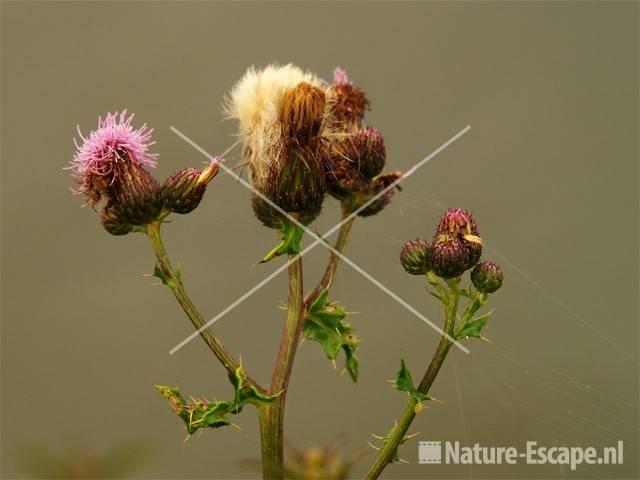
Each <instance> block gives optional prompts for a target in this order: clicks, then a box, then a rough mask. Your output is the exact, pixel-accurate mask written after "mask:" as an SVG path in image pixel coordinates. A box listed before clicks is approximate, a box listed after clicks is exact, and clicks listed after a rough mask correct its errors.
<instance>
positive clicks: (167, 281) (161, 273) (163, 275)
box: [153, 264, 172, 285]
mask: <svg viewBox="0 0 640 480" xmlns="http://www.w3.org/2000/svg"><path fill="white" fill-rule="evenodd" d="M153 276H154V277H158V278H159V279H160V281H161V282H162V283H164V284H165V285H169V284H170V283H171V281H172V280H171V277H170V276H169V275H167V274H166V273H165V272H164V270H162V268H160V266H159V265H158V264H156V266H155V267H154V269H153Z"/></svg>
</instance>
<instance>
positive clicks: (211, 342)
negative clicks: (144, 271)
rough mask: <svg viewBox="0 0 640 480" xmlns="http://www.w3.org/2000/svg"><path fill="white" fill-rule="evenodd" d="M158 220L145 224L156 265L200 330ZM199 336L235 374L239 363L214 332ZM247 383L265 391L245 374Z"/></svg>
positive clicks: (200, 326) (198, 315)
mask: <svg viewBox="0 0 640 480" xmlns="http://www.w3.org/2000/svg"><path fill="white" fill-rule="evenodd" d="M160 225H161V224H160V222H154V223H150V224H148V225H147V230H146V234H147V236H148V237H149V240H150V241H151V247H152V248H153V251H154V253H155V254H156V259H157V261H158V267H159V268H160V270H162V273H163V274H164V275H165V277H166V280H165V283H166V284H167V286H168V287H169V288H170V289H171V291H172V292H173V295H174V296H175V297H176V300H178V303H179V304H180V306H181V307H182V309H183V310H184V312H185V313H186V314H187V317H189V320H191V323H192V324H193V326H194V327H195V328H196V330H200V329H201V328H202V327H203V326H204V325H205V321H204V319H203V318H202V316H201V315H200V313H199V312H198V310H197V309H196V307H195V305H194V304H193V302H192V301H191V299H190V298H189V296H188V295H187V292H186V291H185V289H184V287H183V285H182V282H181V280H180V279H179V278H178V276H177V274H176V272H175V270H174V269H173V266H172V265H171V261H170V260H169V256H168V255H167V251H166V250H165V248H164V244H163V242H162V237H161V236H160ZM200 336H201V337H202V339H203V340H204V341H205V343H206V344H207V346H208V347H209V348H210V349H211V351H212V352H213V354H214V355H215V356H216V357H217V358H218V360H219V361H220V363H222V365H223V366H224V368H225V369H227V371H228V372H229V373H232V374H235V371H236V369H237V368H238V367H239V366H240V364H239V363H238V362H237V361H236V360H235V359H234V358H233V357H232V356H231V354H230V353H229V352H227V350H226V349H225V348H224V346H223V345H222V343H221V342H220V340H218V338H217V337H216V336H215V335H214V333H213V332H212V331H211V330H209V329H208V328H205V329H204V330H202V331H200ZM246 381H247V383H249V384H250V385H252V386H254V387H256V389H258V391H260V392H263V393H264V392H265V390H264V389H263V388H262V387H261V386H260V385H259V384H258V383H257V382H256V381H255V380H253V379H251V378H250V377H248V376H247V378H246Z"/></svg>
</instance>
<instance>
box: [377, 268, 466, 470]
mask: <svg viewBox="0 0 640 480" xmlns="http://www.w3.org/2000/svg"><path fill="white" fill-rule="evenodd" d="M434 280H435V281H436V282H437V279H435V277H433V276H431V277H430V278H429V283H431V284H432V285H433V281H434ZM457 282H458V280H457V279H454V280H449V281H447V283H448V284H449V286H450V287H451V292H450V293H448V294H446V298H445V299H443V305H444V314H445V323H444V331H445V333H447V334H448V335H449V336H450V337H453V334H454V327H455V321H456V313H457V311H458V301H459V299H460V291H459V289H458V283H457ZM438 285H440V284H439V282H438ZM440 288H442V286H440ZM442 291H443V292H444V289H442ZM438 293H440V292H438ZM451 345H453V343H452V341H451V340H449V338H448V337H446V336H444V335H443V336H442V337H440V342H439V343H438V347H437V348H436V351H435V353H434V354H433V358H432V359H431V362H430V363H429V367H428V368H427V371H426V373H425V374H424V377H422V381H421V382H420V385H419V386H418V391H419V392H420V393H424V394H427V393H429V389H430V388H431V385H433V382H434V381H435V379H436V377H437V376H438V372H439V371H440V368H441V367H442V364H443V363H444V359H445V358H446V356H447V353H449V349H450V348H451ZM417 403H418V402H417V400H416V399H414V398H410V399H409V401H408V403H407V406H406V408H405V410H404V413H403V414H402V418H401V419H400V421H398V423H397V424H396V426H395V427H394V429H393V431H392V432H391V434H390V435H389V439H388V441H387V442H386V443H385V444H384V445H383V446H382V448H380V451H379V452H378V456H377V457H376V460H375V461H374V463H373V464H372V465H371V467H370V468H369V471H368V472H367V474H366V476H365V477H364V478H365V479H366V480H373V479H376V478H378V477H379V476H380V474H381V473H382V471H383V470H384V469H385V467H386V466H387V465H388V464H389V462H390V461H391V459H392V458H393V455H394V454H395V452H396V451H397V449H398V447H399V446H400V444H401V443H402V440H403V439H404V438H405V435H406V433H407V431H408V430H409V427H410V426H411V422H413V419H414V418H415V416H416V406H417Z"/></svg>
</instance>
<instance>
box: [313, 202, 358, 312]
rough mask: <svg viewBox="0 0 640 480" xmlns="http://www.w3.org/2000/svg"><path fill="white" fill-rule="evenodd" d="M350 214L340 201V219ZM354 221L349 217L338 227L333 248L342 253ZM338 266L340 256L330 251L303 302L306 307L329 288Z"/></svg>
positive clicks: (353, 218)
mask: <svg viewBox="0 0 640 480" xmlns="http://www.w3.org/2000/svg"><path fill="white" fill-rule="evenodd" d="M349 215H350V212H349V210H348V209H347V207H346V206H345V204H344V202H343V203H342V221H344V219H345V218H348V217H349ZM354 221H355V217H351V218H349V220H347V221H346V222H345V223H343V224H342V226H341V227H340V232H339V233H338V239H337V240H336V243H335V245H334V246H333V248H335V249H336V251H338V252H340V253H344V250H345V247H346V246H347V240H348V239H349V234H350V233H351V227H352V226H353V222H354ZM339 266H340V256H338V255H336V253H335V252H333V251H332V252H331V253H330V254H329V261H328V262H327V268H326V269H325V271H324V274H323V275H322V278H321V279H320V281H319V282H318V285H317V286H316V288H314V289H313V291H312V292H311V293H310V294H309V295H307V298H306V299H305V301H304V303H305V305H306V306H307V307H309V305H311V304H312V303H313V302H314V300H315V299H316V298H318V295H320V293H322V291H323V290H325V289H326V288H329V287H330V286H331V284H332V283H333V280H334V279H335V276H336V272H337V271H338V267H339Z"/></svg>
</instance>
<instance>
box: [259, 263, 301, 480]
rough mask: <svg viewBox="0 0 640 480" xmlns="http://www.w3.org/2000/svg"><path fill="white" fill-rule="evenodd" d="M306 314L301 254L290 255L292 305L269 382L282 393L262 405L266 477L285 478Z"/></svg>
mask: <svg viewBox="0 0 640 480" xmlns="http://www.w3.org/2000/svg"><path fill="white" fill-rule="evenodd" d="M304 318H305V308H304V301H303V282H302V257H301V256H299V255H289V306H288V309H287V318H286V321H285V325H284V330H283V332H282V338H281V340H280V349H279V351H278V356H277V358H276V364H275V367H274V370H273V376H272V378H271V385H270V386H269V394H270V395H279V396H278V398H277V399H275V400H274V401H273V402H270V403H266V404H264V405H263V406H262V407H261V408H260V439H261V445H262V469H263V476H264V478H265V479H279V478H283V469H284V467H283V464H284V450H283V443H284V436H283V425H284V408H285V400H286V395H287V387H288V385H289V378H290V376H291V371H292V369H293V360H294V357H295V354H296V350H297V347H298V342H299V340H300V334H301V332H302V326H303V324H304Z"/></svg>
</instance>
